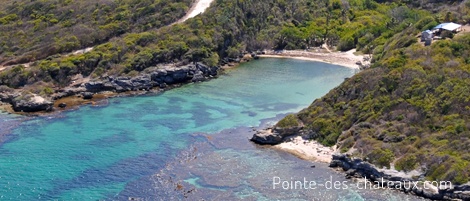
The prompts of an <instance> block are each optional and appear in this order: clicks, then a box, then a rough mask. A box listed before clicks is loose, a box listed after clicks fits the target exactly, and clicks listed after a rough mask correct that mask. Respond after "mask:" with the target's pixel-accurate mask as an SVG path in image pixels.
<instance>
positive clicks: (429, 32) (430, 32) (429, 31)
mask: <svg viewBox="0 0 470 201" xmlns="http://www.w3.org/2000/svg"><path fill="white" fill-rule="evenodd" d="M424 32H426V33H428V34H432V31H431V30H429V29H428V30H426V31H423V33H424Z"/></svg>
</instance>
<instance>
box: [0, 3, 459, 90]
mask: <svg viewBox="0 0 470 201" xmlns="http://www.w3.org/2000/svg"><path fill="white" fill-rule="evenodd" d="M214 3H215V5H214V6H212V7H211V8H209V9H208V10H207V11H206V12H205V14H204V15H201V16H197V17H195V18H193V19H190V20H188V21H186V22H185V23H183V24H178V25H174V26H171V27H164V28H162V29H159V30H157V31H155V30H152V31H148V32H140V33H128V34H124V35H122V36H121V37H116V38H114V39H112V40H111V41H109V42H107V43H104V44H102V45H99V46H98V47H96V48H95V49H94V50H93V51H92V52H89V53H86V54H83V55H76V56H69V57H53V56H51V57H49V58H48V59H47V60H40V61H37V62H35V63H33V64H32V67H31V68H24V67H21V66H19V67H16V68H12V69H10V70H9V71H4V72H1V73H0V84H3V85H7V86H9V87H13V88H20V87H24V86H25V85H31V84H35V83H38V82H40V81H41V82H42V83H43V82H45V83H51V84H52V85H54V86H58V87H60V86H66V85H68V84H69V83H70V81H71V77H72V76H74V75H76V74H83V75H84V76H89V75H92V76H93V77H99V76H102V75H122V74H128V75H135V74H136V73H138V72H140V71H142V70H144V69H146V68H148V67H151V66H156V65H158V64H165V63H175V62H183V63H189V62H197V61H202V62H204V63H206V64H207V65H210V66H215V65H217V64H218V63H219V62H220V61H221V60H222V59H224V58H227V57H228V58H236V57H238V56H239V55H240V53H242V52H244V51H256V50H261V49H265V48H268V49H272V48H274V49H304V48H309V47H313V46H319V45H321V44H323V43H325V42H327V43H328V44H329V45H332V46H337V47H338V49H339V50H348V49H352V48H354V47H357V48H358V50H360V51H363V52H364V53H371V52H374V50H377V51H375V52H374V54H376V55H380V53H381V52H383V51H384V50H383V48H382V47H383V45H384V44H385V42H386V41H387V40H388V39H390V38H391V37H392V36H393V35H394V34H395V33H399V32H401V31H402V30H404V29H405V28H407V27H408V26H410V24H412V23H414V22H417V21H421V22H420V24H421V26H422V27H420V28H429V27H432V26H434V25H436V24H437V23H438V21H444V20H446V19H445V17H444V18H442V19H441V18H433V17H426V16H430V14H429V13H428V12H426V11H420V10H415V9H412V8H409V7H408V6H407V5H406V4H404V3H383V4H379V3H377V2H375V1H371V0H348V1H346V0H295V1H289V2H286V1H281V0H259V1H255V0H245V1H232V0H217V1H215V2H214ZM447 17H451V16H447ZM12 26H13V25H12ZM405 45H406V44H405Z"/></svg>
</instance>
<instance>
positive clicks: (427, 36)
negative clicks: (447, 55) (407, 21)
mask: <svg viewBox="0 0 470 201" xmlns="http://www.w3.org/2000/svg"><path fill="white" fill-rule="evenodd" d="M432 37H434V33H433V32H432V31H431V30H426V31H423V32H421V42H423V41H426V40H427V39H431V40H432Z"/></svg>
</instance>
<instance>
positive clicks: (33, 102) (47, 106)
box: [11, 94, 53, 112]
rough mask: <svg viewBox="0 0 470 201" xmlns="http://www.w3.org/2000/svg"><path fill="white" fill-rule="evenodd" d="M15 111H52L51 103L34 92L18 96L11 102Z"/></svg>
mask: <svg viewBox="0 0 470 201" xmlns="http://www.w3.org/2000/svg"><path fill="white" fill-rule="evenodd" d="M11 104H12V106H13V110H15V111H16V112H39V111H46V112H48V111H52V108H53V103H52V102H51V101H48V100H46V99H44V98H43V97H41V96H39V95H36V94H26V95H22V96H18V97H16V98H15V99H13V100H12V102H11Z"/></svg>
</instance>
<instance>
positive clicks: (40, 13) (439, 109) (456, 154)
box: [0, 0, 470, 183]
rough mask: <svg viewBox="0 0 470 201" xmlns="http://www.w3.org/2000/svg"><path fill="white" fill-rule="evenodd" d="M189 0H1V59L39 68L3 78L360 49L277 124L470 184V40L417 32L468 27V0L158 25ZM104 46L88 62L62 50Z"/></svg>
mask: <svg viewBox="0 0 470 201" xmlns="http://www.w3.org/2000/svg"><path fill="white" fill-rule="evenodd" d="M86 2H88V3H86ZM189 2H190V1H169V0H167V1H165V0H159V1H132V0H122V1H113V2H111V3H110V2H101V1H98V2H91V1H80V2H73V1H71V0H57V1H44V0H40V1H16V2H13V1H10V2H8V3H5V4H2V5H1V6H0V30H2V31H1V32H0V58H1V59H0V61H3V62H8V63H20V62H25V61H35V62H34V63H33V64H32V65H31V67H30V68H25V67H23V66H17V67H14V68H11V69H9V70H8V71H3V72H0V85H7V86H9V87H12V88H28V87H29V86H31V85H41V86H43V87H36V88H35V89H34V90H35V91H37V92H36V93H42V94H46V95H47V94H49V93H50V92H51V91H52V90H51V89H54V88H55V87H61V86H66V85H68V84H70V81H71V77H73V76H75V75H77V74H82V75H84V76H92V77H99V76H101V75H123V74H127V75H135V74H137V73H138V72H141V71H143V70H145V69H146V68H148V67H151V66H156V65H159V64H168V63H183V64H187V63H190V62H204V63H206V64H208V65H211V66H213V65H217V64H218V63H219V62H220V60H221V59H225V58H227V57H229V58H235V57H238V56H239V55H240V53H243V52H244V51H256V50H261V49H273V48H274V49H307V48H310V47H316V46H320V45H322V44H324V43H327V44H328V45H330V46H335V47H336V48H337V49H338V50H349V49H351V48H357V49H358V50H360V51H362V52H363V53H366V54H367V53H372V54H373V61H375V63H374V65H373V67H372V68H370V69H367V70H365V71H362V72H360V73H358V74H357V75H355V76H354V77H352V78H350V79H348V80H346V81H345V82H344V83H343V84H341V85H340V86H339V87H337V88H335V89H333V90H332V91H330V92H329V93H328V94H327V95H326V96H324V97H323V98H321V99H318V100H316V101H315V102H314V103H313V104H312V105H311V106H310V107H308V108H306V109H305V110H303V111H301V112H300V113H299V114H298V115H289V116H288V117H286V119H284V120H281V121H280V122H279V124H278V126H281V127H282V126H290V125H294V124H299V123H302V124H303V125H304V126H305V127H306V129H309V130H311V131H313V132H315V133H316V134H317V135H315V136H317V138H316V139H317V140H318V141H320V142H321V143H323V144H324V145H328V146H331V145H334V144H338V145H340V147H339V148H340V150H341V151H342V152H346V151H348V150H350V148H355V150H357V151H356V153H354V154H356V155H360V156H361V157H364V158H369V159H370V161H371V162H372V163H374V164H376V165H378V166H382V167H390V163H392V162H394V163H395V167H396V168H397V169H400V170H405V171H409V170H412V169H414V168H421V167H428V168H427V169H426V170H425V171H426V176H428V177H429V179H430V180H451V181H453V182H455V183H464V182H465V181H468V180H469V178H470V163H469V162H470V154H469V153H467V150H469V148H470V124H469V123H468V122H470V118H469V117H470V98H469V97H470V88H469V86H470V59H469V58H470V35H458V34H457V35H455V36H454V35H453V34H451V35H449V36H451V37H450V38H452V39H446V40H442V41H438V42H435V43H433V45H431V46H428V47H424V46H423V45H421V44H418V43H417V41H418V38H417V37H416V36H417V34H419V32H421V31H423V30H425V29H429V28H432V27H433V26H435V25H437V24H438V23H441V22H446V21H454V22H459V23H468V22H469V20H470V15H469V13H470V4H468V1H467V2H466V3H465V2H463V3H461V2H462V1H446V3H431V2H433V1H431V0H424V1H409V0H387V1H384V0H375V1H374V0H293V1H284V0H243V1H242V0H240V1H232V0H216V1H215V5H214V6H212V7H211V8H209V9H208V10H207V11H206V12H205V13H204V14H203V15H200V16H197V17H195V18H193V19H190V20H188V21H186V22H185V23H182V24H177V25H174V26H169V27H163V28H160V29H158V30H155V28H158V27H161V26H163V25H165V24H169V23H171V22H173V21H175V20H176V19H178V18H179V17H181V16H183V15H184V11H185V10H186V9H187V7H188V5H189ZM435 11H436V12H435ZM20 30H27V31H23V33H22V32H21V31H20ZM17 32H18V33H19V34H17ZM104 41H107V42H105V43H103V44H101V45H99V46H97V47H96V48H95V49H94V50H93V51H91V52H88V53H85V54H82V55H74V56H68V57H59V56H55V55H54V54H56V53H60V52H66V51H70V50H74V49H77V48H80V47H86V46H89V45H93V44H98V43H102V42H104ZM42 58H47V59H43V60H40V59H42ZM297 119H299V120H300V121H301V122H298V120H297Z"/></svg>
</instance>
